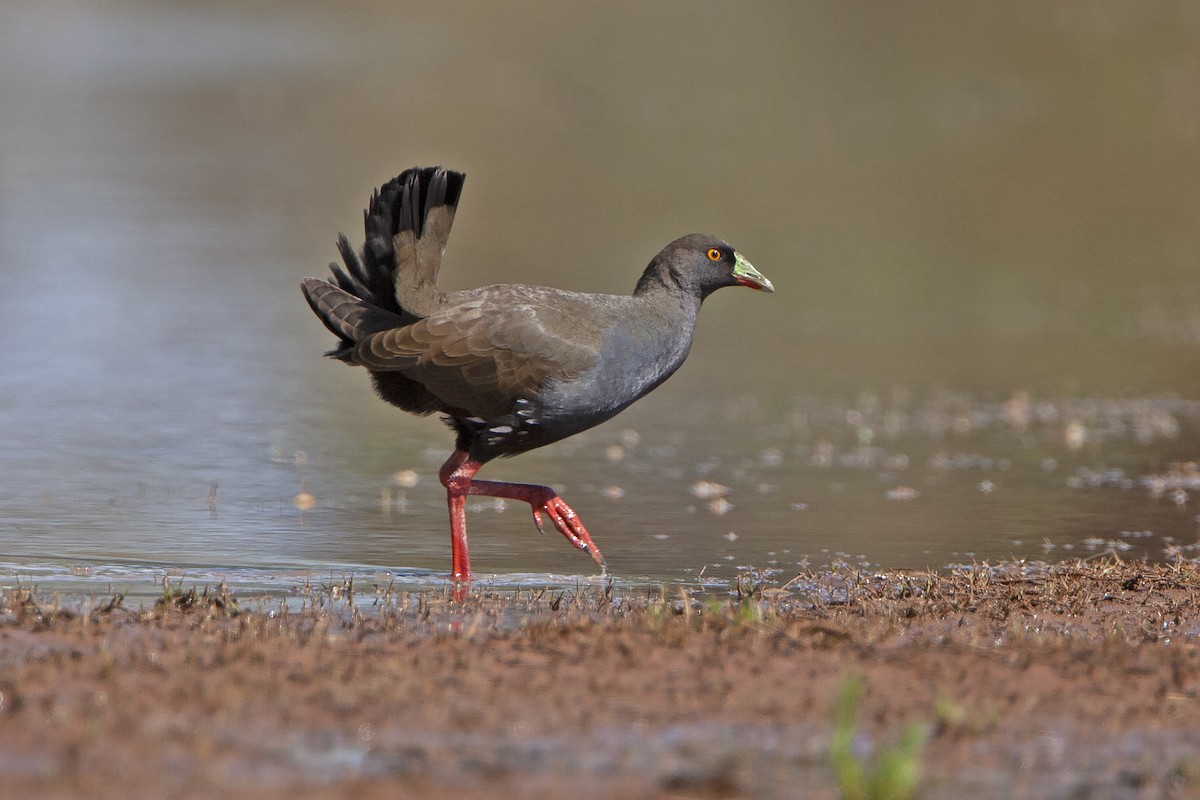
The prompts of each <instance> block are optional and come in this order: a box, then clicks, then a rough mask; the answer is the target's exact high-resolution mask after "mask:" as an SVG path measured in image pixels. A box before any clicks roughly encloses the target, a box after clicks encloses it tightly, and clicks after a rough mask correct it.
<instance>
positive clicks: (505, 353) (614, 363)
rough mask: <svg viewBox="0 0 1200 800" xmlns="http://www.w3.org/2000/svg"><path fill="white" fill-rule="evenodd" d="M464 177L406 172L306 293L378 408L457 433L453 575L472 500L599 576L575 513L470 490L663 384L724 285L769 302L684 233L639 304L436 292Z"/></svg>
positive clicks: (445, 475) (654, 269)
mask: <svg viewBox="0 0 1200 800" xmlns="http://www.w3.org/2000/svg"><path fill="white" fill-rule="evenodd" d="M464 178H465V176H464V175H463V174H462V173H460V172H452V171H450V170H444V169H441V168H440V167H427V168H423V169H418V168H414V169H409V170H406V171H404V172H403V173H401V174H400V175H399V176H398V177H396V178H395V179H394V180H391V181H388V183H386V184H384V186H383V187H382V188H380V189H379V190H378V191H377V192H375V193H374V194H373V195H372V197H371V205H370V207H369V208H368V209H367V210H366V212H365V215H364V216H365V220H366V222H365V227H366V241H365V243H364V245H363V248H362V251H361V253H359V254H356V253H355V252H354V249H353V248H352V247H351V245H350V243H349V242H348V241H347V239H346V237H345V236H344V235H343V236H339V237H338V250H339V251H340V253H341V256H342V260H343V261H344V262H345V267H344V268H343V267H340V266H338V265H337V264H331V265H330V269H331V270H332V272H333V277H332V278H331V279H329V280H320V279H317V278H306V279H305V280H304V283H303V289H304V295H305V297H306V298H308V302H309V305H311V306H312V309H313V311H315V312H316V314H317V316H318V317H320V318H321V321H322V322H324V323H325V326H326V327H327V328H329V330H331V331H332V332H333V333H334V334H335V335H336V336H337V337H338V340H339V341H338V345H337V348H336V349H334V350H332V351H330V352H329V353H327V354H326V355H328V356H331V357H332V358H336V359H339V360H341V361H345V362H346V363H348V364H356V365H358V366H362V367H366V369H367V371H368V372H369V373H370V375H371V380H372V381H374V384H375V390H376V391H377V392H378V393H379V396H380V397H382V398H383V399H384V400H386V401H388V402H389V403H392V404H393V405H397V406H399V407H400V408H402V409H404V410H405V411H410V412H412V413H414V414H430V413H433V412H435V411H436V412H439V413H441V414H443V415H445V419H446V422H447V423H449V425H450V427H451V428H453V429H454V432H455V434H456V436H457V439H456V441H455V446H454V453H453V454H452V455H451V456H450V458H449V460H447V461H446V463H445V464H444V465H443V466H442V469H441V473H440V478H441V482H442V484H443V485H444V486H445V487H446V493H447V500H448V504H449V507H450V544H451V551H452V563H453V567H452V577H453V578H454V579H455V580H457V581H466V580H470V578H471V562H470V558H469V556H468V553H467V520H466V500H467V496H468V495H486V496H488V497H502V498H505V499H509V500H519V501H521V502H524V503H528V504H529V505H530V506H531V507H532V508H533V519H534V523H535V524H536V525H537V527H538V529H539V530H540V529H541V527H542V514H545V515H546V516H547V517H549V518H550V521H551V522H552V523H553V524H554V527H555V528H557V529H558V531H559V533H561V534H562V535H563V536H565V537H566V538H567V540H568V541H570V542H571V544H573V545H575V546H576V547H578V548H579V549H580V550H583V551H585V552H587V553H588V554H589V555H591V557H592V558H593V559H594V560H595V561H596V563H597V564H599V565H600V566H601V568H604V558H603V556H601V554H600V550H599V548H597V547H596V544H595V542H593V541H592V537H591V536H590V535H588V532H587V529H586V528H585V527H584V526H583V523H582V522H581V521H580V519H579V516H578V515H577V514H576V513H575V512H574V511H573V510H572V509H571V507H570V506H568V505H567V504H566V503H565V502H563V500H562V498H561V497H559V496H558V495H557V494H556V493H555V492H554V491H553V490H551V489H550V488H549V487H546V486H536V485H531V484H521V483H501V482H497V481H481V480H475V473H477V472H478V471H479V468H480V467H482V466H483V465H484V464H486V463H487V462H488V461H491V460H492V459H493V458H496V457H497V456H512V455H516V454H518V453H523V452H525V451H526V450H532V449H533V448H535V447H541V446H542V445H546V444H550V443H551V442H556V441H558V440H559V439H563V438H565V437H567V436H571V435H572V434H575V433H579V432H580V431H582V430H586V429H587V428H590V427H592V426H593V425H598V424H599V423H601V422H604V421H605V420H607V419H609V418H611V417H612V416H613V415H615V414H616V413H617V412H619V411H621V410H622V409H623V408H625V407H626V406H628V405H629V404H630V403H632V402H633V401H635V400H637V399H638V398H639V397H641V396H642V395H644V394H646V393H647V392H649V391H650V390H651V389H653V388H654V387H656V386H658V385H659V384H660V383H662V382H663V381H664V380H666V379H667V378H668V377H669V376H670V375H671V373H673V372H675V370H677V369H678V368H679V365H680V364H682V363H683V360H684V359H685V358H686V357H687V354H688V348H689V347H690V346H691V343H692V331H693V329H694V328H695V325H696V314H697V313H698V312H699V311H700V303H701V302H702V301H703V300H704V298H706V297H708V295H709V294H711V293H712V292H713V291H714V290H716V289H720V288H721V287H722V286H749V287H751V288H754V289H762V290H764V291H767V292H771V291H774V288H773V287H772V286H771V282H770V281H768V280H767V279H766V278H765V277H763V276H762V275H761V274H760V273H759V272H758V270H756V269H755V268H754V267H753V266H751V264H750V262H748V261H747V260H746V259H744V258H743V257H742V256H741V255H740V254H739V253H738V252H737V251H736V250H734V249H733V248H732V247H730V246H729V245H728V244H726V243H725V242H723V241H722V240H720V239H718V238H716V237H715V236H707V235H704V234H698V233H694V234H690V235H688V236H684V237H681V238H679V239H676V240H675V241H673V242H671V243H670V244H669V245H667V246H666V247H664V248H663V250H662V252H660V253H659V254H658V255H656V256H655V257H654V258H653V259H651V261H650V264H649V266H647V267H646V269H645V271H644V272H643V273H642V276H641V278H640V279H638V282H637V286H636V287H634V290H633V294H632V295H610V294H583V293H580V292H569V291H565V290H562V289H550V288H546V287H543V286H524V285H520V284H496V285H494V286H484V287H481V288H479V289H471V290H470V291H464V292H444V291H442V290H441V289H439V288H438V285H437V278H438V270H439V268H440V267H441V265H442V252H443V251H444V250H445V247H446V240H447V238H448V237H449V235H450V225H451V223H452V222H453V221H454V212H455V208H456V207H457V206H458V201H459V198H460V196H461V195H462V188H463V180H464Z"/></svg>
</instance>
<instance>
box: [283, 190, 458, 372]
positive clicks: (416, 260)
mask: <svg viewBox="0 0 1200 800" xmlns="http://www.w3.org/2000/svg"><path fill="white" fill-rule="evenodd" d="M465 179H466V176H465V175H463V174H462V173H461V172H451V171H448V170H444V169H442V168H441V167H424V168H420V167H414V168H412V169H407V170H405V171H404V172H402V173H400V174H399V175H398V176H396V177H395V178H393V179H392V180H390V181H388V182H387V183H385V184H384V185H383V186H381V187H379V189H377V190H376V191H374V192H372V193H371V202H370V205H369V206H368V207H367V209H366V210H365V211H364V212H363V231H364V234H365V236H364V241H363V247H362V251H361V254H356V253H355V252H354V248H353V247H352V246H351V244H350V242H349V240H348V239H347V238H346V237H345V236H344V235H339V236H338V240H337V248H338V253H339V254H340V255H341V257H342V262H343V264H344V265H345V266H344V267H343V266H339V265H338V264H337V263H331V264H330V265H329V270H330V272H331V273H332V275H333V277H332V278H331V279H330V280H328V281H320V280H317V279H316V278H308V279H306V280H305V281H304V284H303V288H304V295H305V297H306V298H307V299H308V302H309V305H310V306H312V309H313V311H314V312H315V313H316V314H317V316H318V317H320V318H321V321H322V322H324V323H325V326H326V327H327V328H329V330H331V331H332V332H333V333H334V334H336V335H337V336H338V338H339V339H340V340H341V343H340V346H339V347H338V349H336V350H333V351H331V352H330V353H327V355H330V356H334V357H335V358H344V357H347V356H348V355H349V352H350V350H351V349H352V348H353V345H354V343H355V342H357V341H358V340H359V339H361V338H362V337H363V336H366V335H367V334H369V333H373V332H375V331H377V330H383V329H384V328H386V327H391V326H394V325H402V324H406V323H410V322H412V321H413V320H414V319H416V318H417V316H418V315H420V314H422V313H423V311H424V309H423V307H424V306H425V305H427V303H428V297H429V295H428V292H429V291H434V290H436V287H435V284H436V278H437V271H438V268H439V266H440V261H441V250H442V249H443V248H444V247H445V244H446V243H445V239H446V237H447V236H448V235H449V232H450V224H451V222H452V221H453V218H454V210H455V208H456V207H457V205H458V200H459V197H460V196H461V194H462V187H463V182H464V180H465ZM439 210H440V211H439ZM435 212H437V213H435ZM431 215H433V217H434V218H436V222H431ZM427 223H429V224H432V228H431V229H430V230H431V235H430V237H427V238H430V239H431V241H428V242H425V241H419V240H420V239H421V237H422V235H424V233H425V232H426V227H427ZM408 231H411V232H412V234H411V237H410V238H409V239H408V240H407V241H408V243H409V244H407V245H404V247H405V248H407V249H406V250H405V251H404V252H403V253H402V254H400V255H398V254H397V251H396V247H397V239H398V237H399V238H400V239H401V240H403V239H404V237H402V236H401V234H404V233H406V232H408ZM433 240H436V241H433ZM414 242H415V243H416V245H417V246H416V247H415V248H414V247H413V246H412V244H413V243H414ZM408 273H411V274H408ZM414 287H420V288H419V289H417V288H414ZM403 290H408V292H409V293H408V294H407V295H405V296H407V297H408V298H409V299H410V301H411V303H412V305H413V306H415V307H410V308H405V301H404V300H403V299H402V297H401V296H398V294H399V295H404V291H403Z"/></svg>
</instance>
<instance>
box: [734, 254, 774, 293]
mask: <svg viewBox="0 0 1200 800" xmlns="http://www.w3.org/2000/svg"><path fill="white" fill-rule="evenodd" d="M733 257H734V259H735V261H734V264H733V279H734V280H735V281H737V284H738V286H749V287H750V288H751V289H761V290H762V291H764V292H774V291H775V287H774V286H772V285H771V282H770V281H769V280H767V278H766V276H765V275H763V274H762V273H761V272H759V271H758V270H756V269H755V268H754V265H753V264H751V263H750V262H749V261H747V260H746V259H745V258H743V257H742V254H741V253H739V252H737V251H736V250H735V251H734V253H733Z"/></svg>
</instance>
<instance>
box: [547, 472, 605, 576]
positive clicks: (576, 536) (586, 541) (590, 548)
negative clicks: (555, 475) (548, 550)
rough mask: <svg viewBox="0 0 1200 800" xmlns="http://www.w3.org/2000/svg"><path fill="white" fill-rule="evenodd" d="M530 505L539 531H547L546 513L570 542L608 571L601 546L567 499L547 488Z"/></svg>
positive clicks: (603, 569) (601, 568) (601, 569)
mask: <svg viewBox="0 0 1200 800" xmlns="http://www.w3.org/2000/svg"><path fill="white" fill-rule="evenodd" d="M529 505H530V507H531V508H532V509H533V524H534V525H536V526H537V529H538V530H539V531H542V532H543V533H545V530H544V529H543V528H542V514H545V515H546V516H547V517H549V518H550V521H551V522H552V523H554V527H555V528H556V529H558V532H559V533H561V534H562V535H563V536H564V537H566V539H567V541H568V542H570V543H571V544H573V545H575V546H576V547H578V548H579V549H580V550H582V551H583V552H585V553H587V554H588V555H590V556H591V557H592V560H593V561H595V562H596V563H597V564H598V565H599V566H600V571H601V572H604V573H607V570H608V565H607V564H605V563H604V556H603V554H601V552H600V548H598V547H596V543H595V542H593V541H592V537H591V535H590V534H589V533H588V532H587V528H585V527H583V521H582V520H580V519H579V515H578V514H576V513H575V509H573V508H571V507H570V506H569V505H567V503H566V501H565V500H563V499H562V498H561V497H559V496H558V495H557V494H555V493H554V492H553V491H552V490H550V489H546V490H545V492H544V493H543V494H541V496H539V497H531V498H529Z"/></svg>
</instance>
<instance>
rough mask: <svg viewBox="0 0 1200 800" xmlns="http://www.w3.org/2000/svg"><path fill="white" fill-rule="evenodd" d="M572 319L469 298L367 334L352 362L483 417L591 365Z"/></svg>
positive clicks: (561, 312) (587, 344) (563, 313)
mask: <svg viewBox="0 0 1200 800" xmlns="http://www.w3.org/2000/svg"><path fill="white" fill-rule="evenodd" d="M573 316H574V315H573V314H572V313H571V309H570V308H562V307H547V306H543V305H534V304H522V303H517V304H504V305H500V306H497V305H495V304H491V303H488V302H487V301H486V300H471V301H467V302H465V303H462V304H458V305H455V306H453V307H451V308H447V309H444V310H442V311H440V312H438V313H436V314H433V315H431V316H429V317H425V318H423V319H420V320H418V321H416V322H414V323H413V324H411V325H406V326H404V327H402V328H394V329H391V330H387V331H381V332H379V333H375V334H372V335H370V336H368V337H366V338H365V339H363V340H362V341H361V342H359V344H358V346H357V347H356V348H355V352H354V361H355V362H356V363H359V364H362V365H363V366H365V367H367V368H368V369H371V370H375V371H396V372H400V373H402V374H404V375H405V376H406V377H408V378H410V379H411V380H414V381H417V382H418V383H420V384H422V385H423V386H424V387H425V388H426V389H427V390H428V391H429V392H430V393H432V394H433V395H435V396H436V397H438V398H439V399H440V400H441V401H442V402H444V403H446V405H447V406H448V407H450V408H453V409H461V410H462V411H466V412H468V413H470V414H472V415H475V416H479V417H482V418H485V419H487V418H491V417H494V416H498V415H501V414H505V413H508V412H509V411H511V409H512V404H513V403H514V402H515V401H517V400H522V399H524V400H531V399H534V398H535V396H536V395H537V393H538V391H539V389H540V388H541V387H542V386H543V384H544V383H545V382H546V381H547V380H559V381H563V380H570V379H571V378H572V377H575V376H577V375H579V374H581V373H583V372H585V371H586V370H587V369H588V368H589V367H591V366H592V365H593V364H594V363H595V361H596V356H597V347H596V342H594V341H589V339H591V338H593V337H586V336H585V337H583V338H582V339H580V338H579V337H576V336H574V335H571V334H573V332H574V330H575V327H574V326H573V323H572V317H573Z"/></svg>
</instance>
